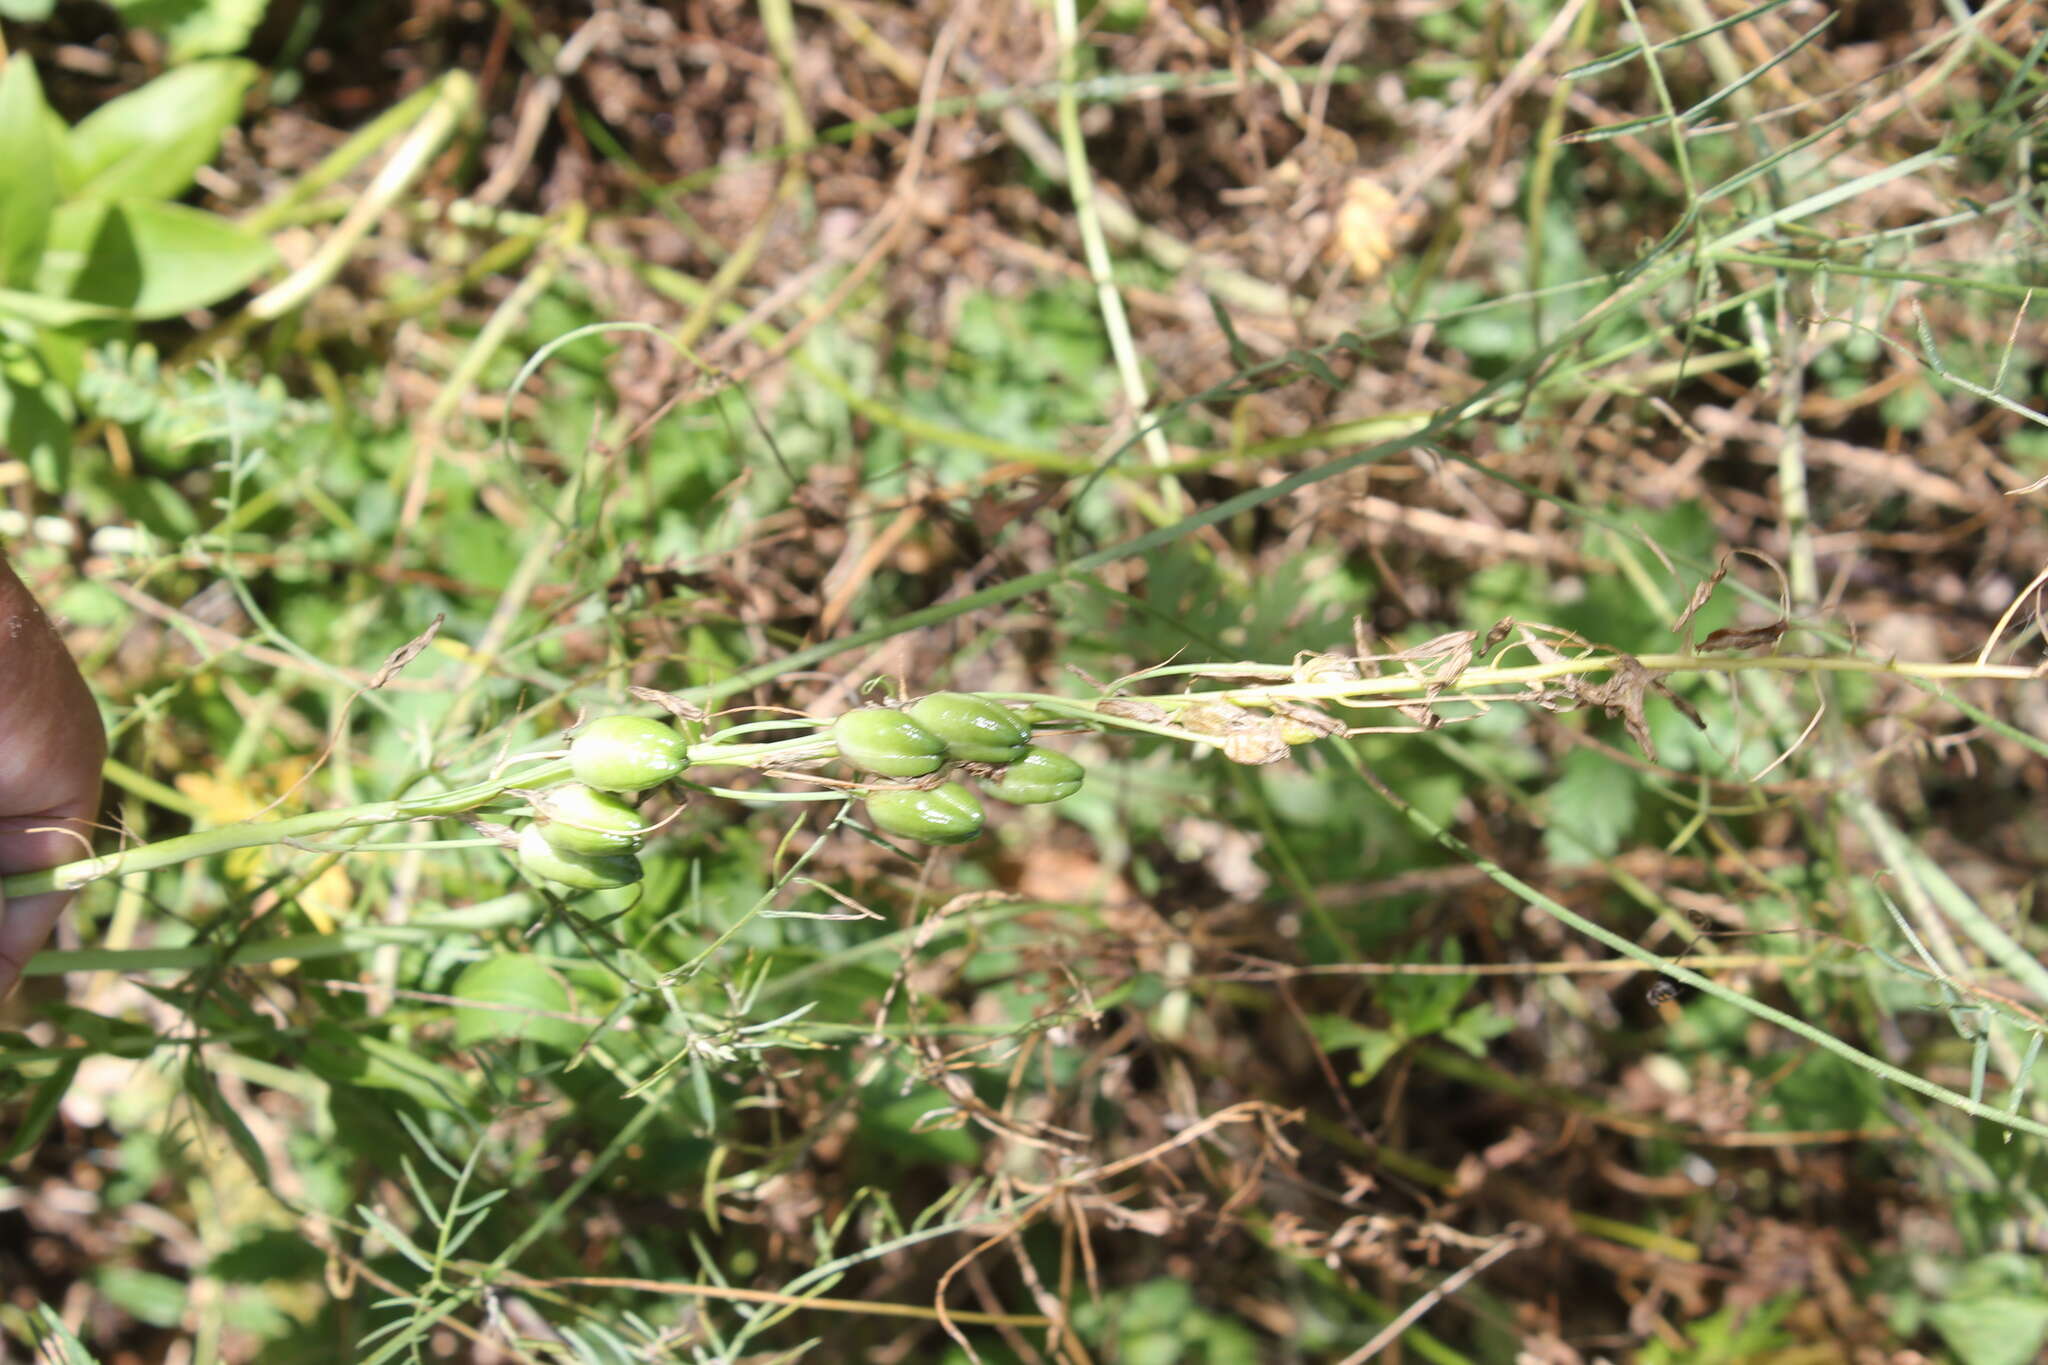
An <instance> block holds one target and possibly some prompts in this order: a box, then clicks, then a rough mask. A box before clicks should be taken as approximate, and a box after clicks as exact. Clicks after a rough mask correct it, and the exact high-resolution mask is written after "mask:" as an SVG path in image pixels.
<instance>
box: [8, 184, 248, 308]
mask: <svg viewBox="0 0 2048 1365" xmlns="http://www.w3.org/2000/svg"><path fill="white" fill-rule="evenodd" d="M276 261H277V256H276V253H275V252H273V251H272V250H271V249H270V243H269V242H268V241H266V240H264V239H263V238H262V237H259V236H257V235H256V234H254V233H252V232H249V231H247V230H245V229H243V228H239V227H237V226H235V225H234V224H233V223H230V222H229V221H227V220H226V219H225V218H221V217H218V216H217V215H215V214H211V213H205V212H202V211H201V210H199V209H191V208H185V207H183V206H182V205H178V204H160V203H151V202H148V201H141V200H137V201H132V202H128V203H120V204H108V203H104V202H99V201H92V202H87V203H77V204H66V205H65V206H64V207H63V208H61V209H59V210H57V213H56V216H55V218H54V219H52V221H51V230H50V245H49V250H48V252H47V253H46V255H45V257H44V261H43V273H42V275H41V276H40V277H39V278H38V280H37V285H38V287H39V288H40V289H41V290H42V292H44V293H46V294H53V295H57V296H59V297H63V298H71V299H75V300H78V301H79V302H82V303H92V304H100V305H103V306H105V307H109V308H118V309H120V310H122V312H124V313H126V314H127V315H128V316H130V317H133V318H138V319H150V318H168V317H176V316H177V315H178V314H180V313H184V312H188V311H190V310H191V309H194V308H203V307H205V306H206V305H207V304H210V303H217V302H219V301H220V300H221V299H224V298H226V297H227V296H228V295H230V294H232V293H234V292H235V291H236V290H238V289H240V288H241V287H242V286H244V285H246V284H248V283H249V282H250V281H251V280H253V279H255V278H256V277H257V276H258V275H260V274H262V273H263V272H264V271H265V270H268V269H269V268H270V267H271V266H272V265H274V264H275V263H276Z"/></svg>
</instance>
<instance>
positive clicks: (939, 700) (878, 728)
mask: <svg viewBox="0 0 2048 1365" xmlns="http://www.w3.org/2000/svg"><path fill="white" fill-rule="evenodd" d="M832 741H833V743H834V744H835V745H837V746H838V749H839V756H840V757H841V758H843V759H845V760H846V761H847V762H848V763H851V764H852V765H853V766H854V767H856V768H858V769H860V770H861V771H862V772H868V773H873V774H875V775H876V776H878V777H897V778H929V777H931V776H933V775H934V774H937V773H938V772H939V771H940V769H942V768H944V767H945V766H946V765H947V764H949V763H958V764H961V765H963V767H964V768H965V769H966V770H967V771H968V772H970V773H972V774H973V775H974V776H975V777H976V778H977V779H978V780H979V781H980V783H981V789H982V790H983V791H985V792H987V793H988V794H989V795H990V796H992V797H994V798H996V799H997V800H998V801H1009V802H1012V803H1015V804H1018V805H1042V804H1044V803H1046V802H1048V801H1062V800H1065V799H1066V798H1067V797H1069V796H1072V795H1073V794H1074V793H1075V792H1077V791H1079V790H1081V776H1082V773H1081V765H1080V764H1079V763H1076V762H1075V761H1074V760H1073V759H1071V758H1068V757H1067V756H1066V755H1065V754H1063V753H1060V752H1058V751H1057V750H1053V749H1045V748H1040V747H1039V746H1038V745H1035V744H1033V743H1031V731H1030V729H1029V728H1027V727H1026V726H1025V724H1024V723H1023V722H1022V721H1021V720H1019V719H1018V718H1017V714H1016V713H1015V712H1014V711H1011V710H1010V709H1009V708H1008V707H1004V706H999V705H997V704H996V703H995V702H992V701H989V700H988V699H987V698H985V697H970V696H967V695H965V694H964V693H960V692H934V693H932V694H931V695H930V696H928V697H919V698H918V699H917V700H916V701H914V702H911V703H910V704H909V705H907V706H901V707H896V706H872V707H867V708H864V709H862V710H859V711H849V712H847V713H846V714H845V715H843V716H841V717H840V718H839V719H838V721H836V722H835V723H834V724H833V726H832ZM863 805H864V806H865V808H866V810H867V815H868V819H869V820H871V821H873V822H874V825H875V828H877V829H879V830H882V831H884V832H886V833H889V834H895V835H900V836H902V837H903V838H905V839H917V840H920V841H922V842H924V843H928V844H964V843H966V842H967V841H968V840H969V839H972V838H973V837H974V836H975V835H977V834H979V833H981V827H982V825H983V824H984V823H985V821H986V819H987V816H986V814H985V813H984V812H983V811H982V808H981V802H980V801H979V800H977V799H976V797H975V795H974V793H973V792H972V791H971V790H969V789H968V787H967V785H966V783H964V782H961V781H959V780H958V779H949V780H947V781H943V782H938V783H930V782H927V783H923V784H920V785H915V786H901V787H881V788H877V789H875V790H872V791H870V792H869V793H868V794H867V796H866V798H865V800H864V801H863Z"/></svg>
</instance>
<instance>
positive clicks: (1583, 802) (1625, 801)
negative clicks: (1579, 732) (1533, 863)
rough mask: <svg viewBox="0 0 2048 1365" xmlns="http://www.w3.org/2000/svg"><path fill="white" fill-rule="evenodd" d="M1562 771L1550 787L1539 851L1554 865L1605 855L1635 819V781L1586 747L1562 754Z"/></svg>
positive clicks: (1612, 851) (1613, 849) (1618, 846)
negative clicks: (1541, 850)
mask: <svg viewBox="0 0 2048 1365" xmlns="http://www.w3.org/2000/svg"><path fill="white" fill-rule="evenodd" d="M1561 766H1562V767H1563V768H1564V776H1563V778H1561V779H1560V780H1559V781H1558V783H1557V785H1556V786H1554V787H1552V788H1551V789H1550V793H1549V797H1548V802H1547V804H1548V806H1549V827H1548V828H1546V829H1545V830H1544V831H1543V850H1544V852H1545V853H1546V854H1547V855H1548V856H1549V858H1550V860H1551V861H1552V862H1554V863H1557V864H1558V865H1560V866H1570V865H1573V864H1576V863H1583V862H1588V861H1590V860H1592V859H1594V858H1605V857H1611V856H1612V855H1613V854H1615V853H1618V852H1619V851H1620V850H1621V845H1622V840H1623V839H1625V838H1626V837H1627V836H1628V832H1629V829H1630V827H1631V826H1633V825H1634V824H1635V819H1636V780H1635V778H1634V776H1633V775H1632V774H1631V773H1629V772H1628V770H1627V769H1625V768H1623V767H1622V766H1621V765H1620V764H1618V763H1616V762H1615V761H1614V760H1613V759H1611V758H1608V757H1606V756H1605V755H1603V754H1599V753H1596V752H1594V751H1593V750H1591V749H1574V750H1572V751H1571V752H1570V753H1569V754H1566V755H1565V758H1564V763H1563V764H1562V765H1561Z"/></svg>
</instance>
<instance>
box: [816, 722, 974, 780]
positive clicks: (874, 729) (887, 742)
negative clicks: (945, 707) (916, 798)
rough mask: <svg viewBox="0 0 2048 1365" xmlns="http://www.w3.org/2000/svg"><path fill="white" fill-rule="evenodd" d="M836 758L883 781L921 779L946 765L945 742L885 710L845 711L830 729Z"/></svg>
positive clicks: (913, 723)
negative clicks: (885, 779) (883, 778)
mask: <svg viewBox="0 0 2048 1365" xmlns="http://www.w3.org/2000/svg"><path fill="white" fill-rule="evenodd" d="M832 742H833V743H835V744H837V745H838V746H839V756H840V757H841V758H843V759H845V760H846V761H847V762H848V763H851V764H852V765H853V766H854V767H856V768H859V769H861V770H862V771H863V772H870V773H878V774H880V775H881V776H883V777H923V776H925V775H926V774H927V773H935V772H937V771H938V770H939V769H940V767H941V766H943V765H944V764H945V761H946V742H945V741H944V740H942V739H940V738H939V737H938V736H937V735H935V734H933V733H932V732H931V731H929V730H927V729H925V728H924V727H923V726H922V725H919V724H918V723H917V722H916V721H914V720H912V719H911V718H910V717H909V716H906V715H904V714H903V713H902V712H901V711H897V710H894V709H892V708H889V707H886V706H877V707H870V708H868V709H866V710H862V711H848V712H847V713H846V714H845V715H843V716H841V717H840V718H839V720H838V721H837V722H836V723H835V724H834V725H833V726H832Z"/></svg>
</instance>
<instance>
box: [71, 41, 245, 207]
mask: <svg viewBox="0 0 2048 1365" xmlns="http://www.w3.org/2000/svg"><path fill="white" fill-rule="evenodd" d="M255 79H256V66H255V64H254V63H253V62H244V61H207V62H194V63H192V64H191V65H190V66H182V67H179V68H178V69H177V70H175V71H172V72H169V73H168V74H166V75H162V76H159V77H157V78H156V79H155V80H153V81H151V82H150V83H149V84H148V85H145V86H143V87H141V88H140V89H137V90H131V91H130V92H129V93H127V94H125V95H122V96H120V97H119V98H118V99H113V100H109V101H108V102H107V103H105V104H103V105H101V106H100V107H99V108H97V109H95V110H93V111H92V113H90V114H88V115H86V116H85V118H84V119H82V120H80V122H79V124H78V126H77V127H76V128H73V129H72V130H71V138H70V153H71V166H70V180H69V181H68V183H67V184H66V186H65V188H66V190H67V191H68V194H67V197H69V198H74V199H174V198H176V197H177V196H178V195H180V194H183V193H184V192H185V191H186V190H187V189H189V188H190V187H191V184H192V176H193V174H194V173H195V172H196V171H198V169H199V168H200V167H201V166H204V165H205V164H206V163H207V162H209V161H211V160H213V156H214V153H215V152H217V151H219V150H220V135H221V134H222V133H223V132H225V131H226V130H227V129H228V128H230V127H232V126H233V125H234V123H235V121H236V120H237V119H239V118H240V117H241V116H242V96H243V94H244V93H246V92H247V91H248V89H249V85H250V83H251V82H252V81H254V80H255Z"/></svg>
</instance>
